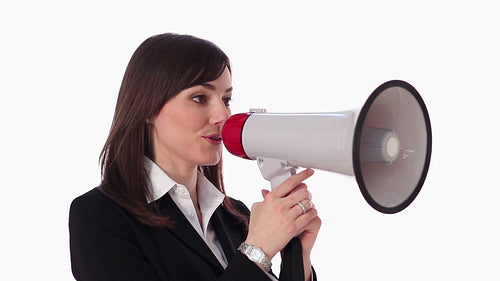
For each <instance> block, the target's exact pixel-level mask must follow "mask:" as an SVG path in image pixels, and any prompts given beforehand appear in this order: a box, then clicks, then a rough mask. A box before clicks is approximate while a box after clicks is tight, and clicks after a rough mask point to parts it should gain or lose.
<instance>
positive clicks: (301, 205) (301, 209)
mask: <svg viewBox="0 0 500 281" xmlns="http://www.w3.org/2000/svg"><path fill="white" fill-rule="evenodd" d="M313 208H314V204H313V203H312V201H310V200H308V199H305V200H302V201H299V202H298V203H297V204H295V206H293V209H296V210H297V211H296V213H297V217H298V216H301V215H303V214H305V213H307V212H308V211H309V210H311V209H313Z"/></svg>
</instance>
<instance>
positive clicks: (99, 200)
mask: <svg viewBox="0 0 500 281" xmlns="http://www.w3.org/2000/svg"><path fill="white" fill-rule="evenodd" d="M130 219H131V215H130V214H129V213H128V212H127V211H125V210H124V209H123V208H122V207H120V206H119V205H118V204H117V203H115V202H114V201H113V200H111V199H110V198H108V197H107V196H106V195H104V193H103V192H102V191H100V188H99V187H96V188H94V189H92V190H90V191H88V192H87V193H85V194H83V195H81V196H79V197H77V198H75V199H74V200H73V201H72V202H71V206H70V211H69V223H70V227H71V226H75V225H81V224H85V225H87V226H91V225H93V226H96V227H97V226H98V225H100V226H104V227H110V226H112V225H116V224H123V223H126V224H129V223H130Z"/></svg>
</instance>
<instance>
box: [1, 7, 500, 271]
mask: <svg viewBox="0 0 500 281" xmlns="http://www.w3.org/2000/svg"><path fill="white" fill-rule="evenodd" d="M5 2H7V3H9V4H5ZM5 2H2V4H0V31H1V32H0V34H1V38H2V39H1V45H0V48H1V49H0V50H1V51H0V79H1V84H0V94H1V97H2V98H1V102H0V120H1V121H0V122H1V127H0V128H1V130H2V132H1V138H0V141H1V146H0V155H1V158H2V161H1V169H0V172H1V177H0V182H1V194H2V195H1V196H0V200H1V201H0V208H1V209H0V216H1V218H0V219H1V220H0V223H1V226H2V228H1V229H2V230H1V232H0V233H1V239H0V255H1V257H2V266H1V270H0V279H1V280H71V279H72V276H71V271H70V261H69V243H68V239H69V237H68V228H67V220H68V210H69V205H70V202H71V200H72V199H73V198H75V197H76V196H78V195H80V194H82V193H84V192H86V191H87V190H89V189H91V188H92V187H94V186H96V185H97V184H98V183H99V177H100V174H99V168H98V155H99V152H100V149H101V147H102V145H103V144H104V141H105V139H106V136H107V132H108V130H109V127H110V122H111V118H112V115H113V111H114V105H115V101H116V97H117V93H118V89H119V86H120V82H121V78H122V75H123V72H124V70H125V67H126V65H127V63H128V60H129V58H130V56H131V55H132V53H133V51H134V50H135V49H136V48H137V46H139V44H140V43H142V41H143V40H145V39H146V38H147V37H149V36H151V35H154V34H158V33H163V32H177V33H187V34H193V35H196V36H199V37H202V38H205V39H209V40H211V41H213V42H214V43H216V44H217V45H219V46H220V47H221V48H222V49H223V50H224V51H225V52H226V53H227V54H228V55H229V57H230V58H231V60H232V64H233V77H234V78H233V86H234V88H235V91H234V103H233V105H232V108H233V113H236V112H243V111H247V110H248V109H249V108H255V107H265V108H267V110H268V111H270V112H315V111H339V110H346V109H351V108H357V107H360V106H361V105H362V104H363V103H364V101H365V99H366V98H367V97H368V95H369V94H370V93H371V92H372V91H373V90H374V89H375V88H376V87H377V86H378V85H379V84H381V83H383V82H385V81H387V80H391V79H402V80H406V81H408V82H410V83H411V84H412V85H413V86H414V87H415V88H416V89H417V90H418V91H419V92H420V94H421V95H422V96H423V98H424V100H425V102H426V104H427V107H428V110H429V113H430V116H431V122H432V128H433V137H434V143H433V145H434V146H433V154H432V161H431V168H430V171H429V174H428V177H427V181H426V183H425V185H424V187H423V189H422V191H421V193H420V195H419V197H417V199H416V200H415V202H414V203H413V204H412V205H411V206H410V207H408V208H407V209H406V210H404V211H403V212H401V213H398V214H395V215H383V214H380V213H378V212H376V211H374V210H373V209H371V208H370V207H369V206H368V204H366V203H365V202H364V199H363V198H362V196H361V194H360V193H359V191H358V188H357V185H356V181H355V180H354V178H350V177H346V176H342V175H338V174H334V173H329V172H322V171H317V172H316V174H315V176H314V177H313V178H311V179H309V180H308V181H307V183H308V185H309V186H310V189H311V190H312V192H313V198H314V202H315V204H316V207H317V209H318V211H319V213H320V216H321V218H322V219H323V226H322V229H321V233H320V236H319V238H318V240H317V243H316V245H315V249H314V252H313V262H314V265H315V267H316V270H317V273H318V275H319V277H320V278H321V280H366V279H370V280H456V279H460V280H499V279H500V273H499V271H498V265H499V263H500V257H499V255H500V254H499V253H500V242H499V237H500V228H499V227H498V221H499V215H500V204H499V203H498V198H499V196H500V191H499V187H500V185H499V183H498V174H499V171H498V168H499V164H498V159H499V157H500V153H499V148H498V147H499V133H498V124H497V123H498V121H499V120H500V118H499V117H498V108H497V102H498V100H499V98H498V95H499V87H498V83H499V77H500V76H499V74H500V69H499V68H500V55H499V52H500V51H499V50H500V42H499V34H500V30H499V28H500V17H499V14H500V11H499V9H500V8H499V7H500V6H499V5H498V4H496V3H494V1H481V0H476V1H314V0H311V1H300V2H299V1H271V0H267V1H241V3H239V2H238V1H199V2H190V1H158V2H155V1H136V2H133V3H132V2H131V1H114V2H113V1H80V2H76V1H59V2H58V1H17V2H14V1H5ZM170 2H173V3H170ZM304 138H305V141H307V136H304ZM224 157H225V179H226V186H227V189H228V193H229V194H230V195H231V196H233V197H236V198H239V199H242V200H243V201H244V202H245V203H247V204H248V205H249V206H250V205H251V204H252V202H254V201H256V200H260V190H261V189H262V188H266V187H267V182H266V181H264V180H263V179H262V178H261V175H260V173H259V171H258V168H257V166H256V163H255V162H252V161H247V160H243V159H239V158H236V157H234V156H232V155H229V154H228V153H226V152H225V154H224Z"/></svg>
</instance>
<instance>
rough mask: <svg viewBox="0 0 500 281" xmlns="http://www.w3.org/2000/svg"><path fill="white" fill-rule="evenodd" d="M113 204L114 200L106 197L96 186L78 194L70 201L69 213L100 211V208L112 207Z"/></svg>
mask: <svg viewBox="0 0 500 281" xmlns="http://www.w3.org/2000/svg"><path fill="white" fill-rule="evenodd" d="M113 205H114V202H113V201H112V200H110V199H109V198H108V197H106V196H105V195H104V194H103V193H102V192H101V191H100V190H99V187H96V188H94V189H92V190H90V191H88V192H86V193H85V194H83V195H80V196H78V197H77V198H75V199H74V200H73V202H71V207H70V214H80V213H88V212H101V211H102V210H105V209H110V208H113Z"/></svg>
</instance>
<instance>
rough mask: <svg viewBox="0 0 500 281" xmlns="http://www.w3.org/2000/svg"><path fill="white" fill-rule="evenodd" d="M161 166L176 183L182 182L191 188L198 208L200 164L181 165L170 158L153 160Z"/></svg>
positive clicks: (192, 196)
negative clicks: (197, 187)
mask: <svg viewBox="0 0 500 281" xmlns="http://www.w3.org/2000/svg"><path fill="white" fill-rule="evenodd" d="M153 161H154V162H155V163H156V164H157V165H158V166H160V168H161V169H162V170H163V171H164V172H165V173H166V174H167V175H168V176H169V177H170V178H171V179H173V180H174V181H175V182H176V183H178V184H182V185H183V186H185V187H186V188H187V189H188V190H189V194H190V195H191V200H192V201H193V204H194V206H195V208H196V209H199V206H198V193H197V189H196V185H197V182H198V166H192V165H179V163H174V162H173V161H169V160H168V159H161V158H159V157H155V159H154V160H153Z"/></svg>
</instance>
